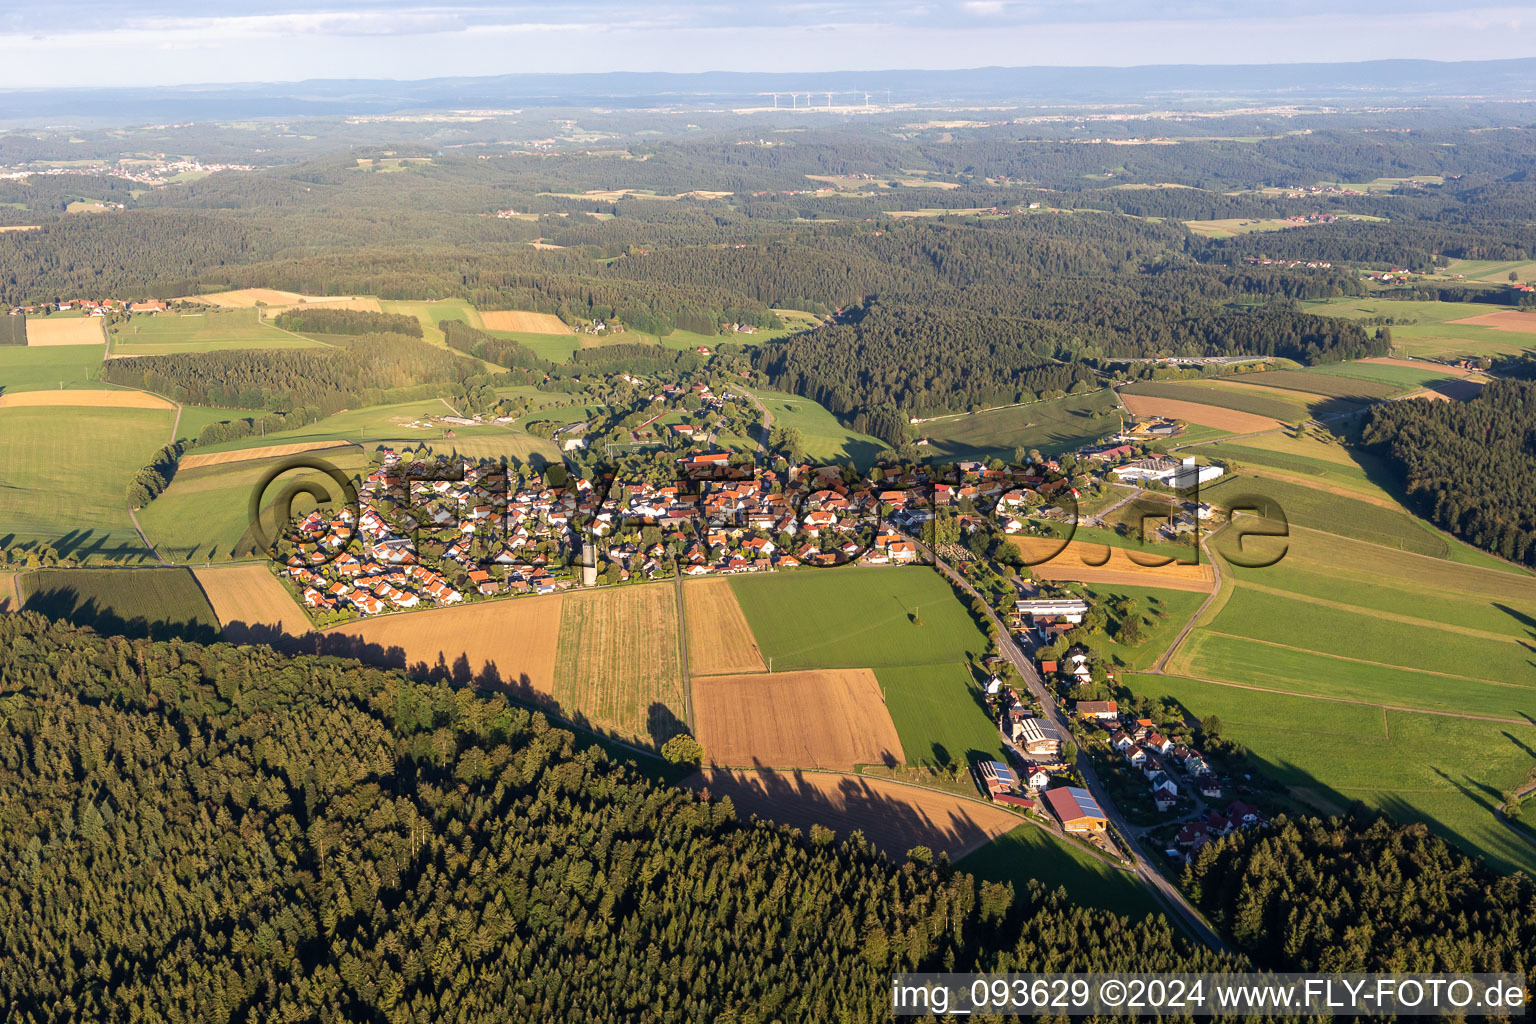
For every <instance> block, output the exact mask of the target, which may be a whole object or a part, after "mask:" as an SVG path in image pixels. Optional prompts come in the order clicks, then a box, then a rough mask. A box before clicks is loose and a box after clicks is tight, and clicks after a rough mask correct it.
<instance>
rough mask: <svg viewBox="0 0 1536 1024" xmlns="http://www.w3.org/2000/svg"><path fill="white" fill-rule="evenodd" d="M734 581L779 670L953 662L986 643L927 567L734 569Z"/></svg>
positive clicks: (760, 639) (744, 608)
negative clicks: (738, 572)
mask: <svg viewBox="0 0 1536 1024" xmlns="http://www.w3.org/2000/svg"><path fill="white" fill-rule="evenodd" d="M731 588H732V589H733V590H735V592H736V598H737V600H738V601H740V602H741V607H742V611H743V612H745V613H746V616H747V622H748V623H749V624H750V625H751V626H752V633H753V635H754V636H756V637H757V642H758V646H759V647H761V648H762V652H763V654H764V656H765V657H768V658H771V659H772V661H773V666H772V667H773V670H774V671H775V672H788V671H792V670H796V669H810V668H885V667H897V668H899V667H904V666H909V665H936V664H947V663H953V662H956V661H960V660H963V659H965V658H966V657H967V656H968V655H973V654H974V655H979V654H981V653H982V652H984V651H985V650H986V646H987V640H986V636H985V635H983V633H982V632H981V630H980V629H979V628H977V626H976V623H975V622H974V621H973V620H972V619H971V616H970V611H969V610H968V609H967V608H965V607H964V606H963V605H961V604H960V602H959V601H958V600H957V599H956V598H955V595H954V591H953V590H951V589H950V586H949V584H948V583H946V582H945V580H944V578H943V577H942V576H940V575H939V574H938V573H937V572H935V571H934V570H932V569H930V568H926V567H912V568H885V567H876V568H863V567H855V568H839V569H817V570H800V571H797V572H788V573H766V574H755V575H749V576H736V577H732V579H731ZM914 613H918V614H920V618H921V621H922V625H916V624H915V623H914V622H913V621H912V616H913V615H914Z"/></svg>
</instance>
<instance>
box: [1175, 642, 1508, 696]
mask: <svg viewBox="0 0 1536 1024" xmlns="http://www.w3.org/2000/svg"><path fill="white" fill-rule="evenodd" d="M1205 632H1206V634H1207V635H1208V636H1224V637H1226V638H1227V639H1229V640H1243V641H1246V642H1248V643H1251V644H1262V645H1264V646H1265V647H1278V648H1280V649H1281V650H1283V651H1299V652H1301V653H1302V654H1315V655H1317V656H1318V657H1319V658H1333V659H1335V660H1337V661H1347V662H1350V663H1352V664H1355V665H1375V666H1376V667H1377V668H1387V669H1392V670H1394V671H1396V672H1416V673H1418V674H1419V675H1423V676H1440V677H1441V678H1442V679H1455V680H1458V681H1459V682H1463V683H1479V684H1481V685H1483V686H1503V687H1507V688H1509V689H1511V690H1536V687H1532V686H1521V685H1520V684H1519V683H1506V682H1501V681H1500V680H1497V679H1479V678H1477V677H1476V676H1462V675H1457V674H1456V673H1455V672H1441V671H1439V670H1437V669H1432V668H1412V667H1410V666H1408V665H1393V664H1391V663H1389V662H1385V661H1371V660H1370V659H1369V658H1351V657H1350V656H1349V655H1347V654H1331V653H1329V652H1328V651H1314V650H1313V649H1312V648H1310V647H1296V646H1294V645H1292V644H1282V643H1280V642H1278V641H1275V640H1260V639H1259V638H1258V637H1255V636H1242V635H1240V634H1237V633H1223V632H1222V631H1221V630H1219V629H1207V630H1206V631H1205Z"/></svg>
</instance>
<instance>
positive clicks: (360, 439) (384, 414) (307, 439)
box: [181, 399, 580, 459]
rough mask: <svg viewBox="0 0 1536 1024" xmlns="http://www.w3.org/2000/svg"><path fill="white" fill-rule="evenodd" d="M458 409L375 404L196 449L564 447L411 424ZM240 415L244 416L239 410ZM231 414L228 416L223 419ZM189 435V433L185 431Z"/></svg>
mask: <svg viewBox="0 0 1536 1024" xmlns="http://www.w3.org/2000/svg"><path fill="white" fill-rule="evenodd" d="M452 414H453V410H452V409H450V408H449V406H448V405H446V404H445V403H443V402H442V401H439V400H437V399H427V400H424V401H418V402H399V403H395V404H392V405H373V406H367V407H365V408H362V409H349V410H346V411H344V412H339V413H336V414H335V415H333V416H327V417H325V418H324V419H321V420H317V421H316V422H314V423H311V424H309V425H308V426H305V427H298V428H295V429H293V430H278V431H273V432H271V433H268V434H263V435H253V436H251V437H244V438H240V439H239V440H237V441H226V442H224V443H222V444H216V445H209V446H208V447H206V448H198V449H196V453H197V454H199V455H203V454H208V453H216V452H228V451H238V450H241V449H246V448H260V447H265V446H268V445H274V444H321V443H325V442H332V441H346V442H350V443H353V444H359V445H362V446H363V448H365V449H367V450H368V451H373V450H374V449H375V448H377V447H378V446H379V445H381V444H393V445H397V446H398V445H405V444H409V445H412V446H414V445H417V444H422V443H426V444H430V445H432V446H433V447H434V448H437V449H438V450H441V451H450V450H455V449H456V450H458V451H460V452H461V453H463V454H466V455H471V454H475V453H477V452H483V453H484V454H485V455H486V456H487V457H489V456H492V455H508V456H512V457H516V458H519V459H525V458H527V457H528V456H531V455H533V454H538V455H540V456H542V457H543V458H545V459H554V458H558V457H559V449H558V448H556V447H555V445H554V444H553V443H551V442H549V441H546V440H545V439H543V438H541V437H534V436H533V435H531V434H529V433H527V432H526V431H523V430H521V429H519V428H516V427H510V428H509V427H502V426H496V425H494V424H486V425H484V426H474V427H452V428H449V429H452V430H453V433H454V437H452V438H445V437H443V433H444V428H443V427H441V426H434V427H412V426H411V424H412V423H415V422H417V421H419V420H422V419H423V418H424V417H428V416H449V415H452ZM236 415H237V416H238V415H239V414H236ZM221 418H228V417H221ZM538 418H539V414H533V415H530V416H529V417H528V420H529V421H533V420H537V419H538ZM576 418H578V419H579V418H580V416H579V415H578V416H576ZM181 433H183V434H185V433H186V431H184V430H183V431H181Z"/></svg>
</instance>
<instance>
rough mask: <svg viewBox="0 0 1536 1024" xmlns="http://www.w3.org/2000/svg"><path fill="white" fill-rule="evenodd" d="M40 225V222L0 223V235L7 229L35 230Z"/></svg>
mask: <svg viewBox="0 0 1536 1024" xmlns="http://www.w3.org/2000/svg"><path fill="white" fill-rule="evenodd" d="M40 227H42V225H41V224H0V235H3V234H5V233H6V232H7V231H36V230H38V229H39V228H40Z"/></svg>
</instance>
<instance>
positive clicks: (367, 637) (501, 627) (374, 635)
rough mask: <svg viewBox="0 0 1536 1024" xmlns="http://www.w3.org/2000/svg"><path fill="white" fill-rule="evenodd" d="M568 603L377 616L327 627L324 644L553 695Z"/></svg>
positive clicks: (558, 598) (533, 600) (331, 649)
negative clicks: (559, 646) (564, 606)
mask: <svg viewBox="0 0 1536 1024" xmlns="http://www.w3.org/2000/svg"><path fill="white" fill-rule="evenodd" d="M565 600H566V599H565V598H564V597H563V596H562V595H560V594H549V595H545V596H540V597H521V598H510V599H506V600H501V601H478V602H475V603H473V604H461V605H454V606H452V607H449V608H433V609H430V610H427V611H418V612H404V613H400V614H395V615H382V616H376V617H374V618H371V619H365V620H363V621H362V622H349V623H346V624H345V625H341V626H333V627H332V628H330V629H327V630H324V631H322V633H321V638H322V642H321V646H320V649H321V650H323V651H326V652H328V653H337V654H343V653H344V654H348V655H349V656H351V657H355V658H359V659H361V660H363V661H367V662H369V663H370V664H374V665H383V666H385V667H388V668H402V669H405V670H407V671H409V672H412V673H414V674H416V675H430V676H433V677H441V678H447V679H451V680H453V681H454V682H458V683H475V684H477V685H481V686H487V687H496V688H499V689H505V690H508V691H510V692H511V693H512V694H514V695H515V696H519V697H523V698H525V699H541V700H548V699H549V698H550V697H552V696H553V694H554V691H555V671H556V669H555V659H556V647H557V639H558V634H559V632H560V618H561V605H562V604H563V603H564V601H565Z"/></svg>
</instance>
